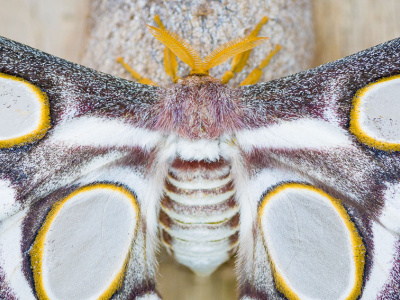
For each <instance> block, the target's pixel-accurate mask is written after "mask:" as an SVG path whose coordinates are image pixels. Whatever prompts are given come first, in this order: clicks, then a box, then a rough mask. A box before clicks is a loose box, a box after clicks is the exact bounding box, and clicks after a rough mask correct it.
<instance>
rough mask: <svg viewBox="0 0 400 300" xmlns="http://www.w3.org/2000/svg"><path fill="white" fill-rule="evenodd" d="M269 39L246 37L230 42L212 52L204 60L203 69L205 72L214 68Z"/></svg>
mask: <svg viewBox="0 0 400 300" xmlns="http://www.w3.org/2000/svg"><path fill="white" fill-rule="evenodd" d="M267 39H268V38H266V37H260V38H258V37H244V38H238V39H235V40H233V41H230V42H228V43H226V44H224V45H222V46H220V47H218V48H217V49H215V50H214V51H213V52H211V53H210V54H209V55H208V56H207V57H206V58H205V59H204V62H203V68H204V69H205V70H209V69H211V68H214V67H215V66H218V65H220V64H222V63H224V62H226V61H227V60H228V59H230V58H231V57H232V56H235V55H237V54H239V53H242V52H245V51H247V50H250V49H253V48H254V47H257V46H258V45H260V44H261V43H263V42H265V41H266V40H267Z"/></svg>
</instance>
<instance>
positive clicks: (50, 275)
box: [30, 184, 138, 299]
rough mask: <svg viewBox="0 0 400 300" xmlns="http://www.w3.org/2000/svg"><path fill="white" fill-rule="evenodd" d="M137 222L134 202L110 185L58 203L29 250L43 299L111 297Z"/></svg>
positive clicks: (86, 189)
mask: <svg viewBox="0 0 400 300" xmlns="http://www.w3.org/2000/svg"><path fill="white" fill-rule="evenodd" d="M137 222H138V207H137V203H136V200H135V197H134V196H133V195H132V194H131V193H130V192H129V191H128V190H126V189H124V188H122V187H119V186H115V185H111V184H94V185H91V186H86V187H83V188H80V189H78V190H76V191H75V192H73V193H71V194H70V195H69V196H68V197H66V198H65V199H63V200H61V201H60V202H57V203H56V204H54V205H53V207H52V209H51V211H50V212H49V214H48V216H47V218H46V221H45V222H44V224H43V226H42V228H41V229H40V231H39V233H38V235H37V237H36V239H35V242H34V245H33V247H32V249H31V251H30V255H31V258H32V269H33V277H34V280H35V289H36V292H37V294H38V296H39V298H40V299H48V298H50V299H98V298H102V297H104V298H107V299H108V298H109V297H111V296H112V295H113V294H114V293H115V291H116V290H117V289H118V287H119V284H120V283H121V282H122V280H123V277H124V272H125V266H126V263H127V260H128V254H129V250H130V248H131V244H132V241H133V239H134V237H135V229H136V226H137ZM60 282H62V284H60Z"/></svg>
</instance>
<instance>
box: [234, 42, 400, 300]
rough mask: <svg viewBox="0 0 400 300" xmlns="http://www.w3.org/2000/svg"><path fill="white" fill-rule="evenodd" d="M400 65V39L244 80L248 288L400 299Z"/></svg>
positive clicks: (253, 294)
mask: <svg viewBox="0 0 400 300" xmlns="http://www.w3.org/2000/svg"><path fill="white" fill-rule="evenodd" d="M399 74H400V39H396V40H393V41H390V42H386V43H383V44H381V45H378V46H376V47H373V48H371V49H368V50H365V51H362V52H360V53H357V54H354V55H351V56H349V57H346V58H343V59H341V60H338V61H335V62H332V63H329V64H326V65H323V66H320V67H318V68H315V69H312V70H309V71H305V72H302V73H298V74H295V75H292V76H289V77H286V78H283V79H278V80H274V81H271V82H267V83H260V84H256V85H252V86H245V87H242V88H240V90H239V92H241V93H242V96H241V98H240V101H239V105H242V106H243V107H244V111H243V117H242V121H243V123H244V124H245V125H246V127H247V128H245V129H244V130H242V131H240V132H238V133H237V134H236V143H237V144H238V145H239V147H240V148H241V149H242V151H243V153H244V156H245V161H246V164H247V166H248V168H249V170H250V174H251V175H250V178H248V179H247V180H248V182H246V183H245V184H244V186H245V190H243V193H242V196H241V198H240V199H239V200H240V202H241V203H240V204H241V207H242V208H241V216H242V219H243V218H245V216H246V217H247V218H249V220H245V219H243V220H242V224H241V226H242V227H241V245H240V253H239V254H240V256H239V260H240V266H241V267H240V268H239V269H240V284H241V292H240V293H241V297H243V299H266V298H268V299H280V298H285V297H286V298H288V299H358V298H359V297H360V299H398V297H399V294H400V238H399V234H400V183H399V179H400V154H399V153H400V152H399V150H400V75H399ZM246 191H247V193H246ZM244 213H246V214H244ZM250 220H253V221H254V222H253V223H251V221H250Z"/></svg>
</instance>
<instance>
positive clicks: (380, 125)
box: [350, 75, 400, 151]
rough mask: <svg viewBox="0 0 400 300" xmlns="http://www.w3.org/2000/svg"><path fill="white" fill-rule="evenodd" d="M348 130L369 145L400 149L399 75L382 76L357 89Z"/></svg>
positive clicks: (384, 148) (379, 147) (386, 148)
mask: <svg viewBox="0 0 400 300" xmlns="http://www.w3.org/2000/svg"><path fill="white" fill-rule="evenodd" d="M350 130H351V131H352V132H353V133H354V134H355V135H356V136H357V138H358V139H359V140H360V141H361V142H362V143H365V144H367V145H369V146H372V147H375V148H378V149H381V150H395V151H399V150H400V76H399V75H397V76H392V77H388V78H384V79H381V80H379V81H377V82H375V83H372V84H370V85H368V86H366V87H364V88H362V89H361V90H359V91H358V93H357V95H356V97H355V98H354V100H353V109H352V112H351V121H350Z"/></svg>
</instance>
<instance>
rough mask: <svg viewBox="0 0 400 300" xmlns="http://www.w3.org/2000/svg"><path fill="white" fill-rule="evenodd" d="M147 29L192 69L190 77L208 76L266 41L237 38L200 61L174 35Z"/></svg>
mask: <svg viewBox="0 0 400 300" xmlns="http://www.w3.org/2000/svg"><path fill="white" fill-rule="evenodd" d="M147 27H148V28H149V30H150V32H151V34H152V35H153V36H154V37H155V38H156V39H157V40H159V41H160V42H161V43H163V44H164V45H165V46H166V47H168V48H169V49H170V50H171V51H172V52H173V53H174V54H175V55H176V56H178V57H179V58H180V59H181V60H182V61H183V62H184V63H185V64H187V65H189V66H190V67H191V68H192V70H191V72H190V74H191V75H208V74H209V70H210V69H211V68H213V67H215V66H218V65H220V64H222V63H224V62H226V61H227V60H228V59H230V58H231V57H233V56H235V55H236V54H239V53H242V52H245V51H248V50H250V49H253V48H254V47H257V46H258V45H260V44H261V43H263V42H264V41H265V40H267V39H268V38H266V37H252V36H247V37H243V38H238V39H235V40H233V41H230V42H228V43H226V44H224V45H222V46H220V47H218V48H217V49H215V50H214V51H212V52H211V53H210V54H209V55H208V56H207V57H206V58H205V59H204V60H202V59H201V57H200V55H199V53H198V52H197V51H196V50H195V49H194V48H193V47H192V46H191V45H190V44H189V43H188V42H186V41H185V40H184V39H182V38H181V37H180V36H179V35H177V34H176V33H173V32H171V31H168V30H166V29H163V28H156V27H153V26H150V25H147Z"/></svg>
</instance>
